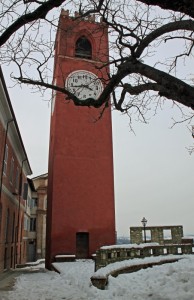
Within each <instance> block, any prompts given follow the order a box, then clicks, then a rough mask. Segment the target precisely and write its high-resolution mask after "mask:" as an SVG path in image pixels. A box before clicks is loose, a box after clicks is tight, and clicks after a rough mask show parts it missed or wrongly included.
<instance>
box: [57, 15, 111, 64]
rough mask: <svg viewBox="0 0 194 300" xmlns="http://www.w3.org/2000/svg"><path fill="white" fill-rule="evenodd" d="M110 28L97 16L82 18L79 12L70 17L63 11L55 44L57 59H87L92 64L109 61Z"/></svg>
mask: <svg viewBox="0 0 194 300" xmlns="http://www.w3.org/2000/svg"><path fill="white" fill-rule="evenodd" d="M108 55H109V53H108V28H107V25H106V24H105V23H103V22H102V21H100V22H96V19H95V15H91V16H88V17H85V18H81V17H80V16H79V13H78V12H75V14H74V16H73V17H72V16H70V15H69V11H68V10H62V11H61V15H60V19H59V25H58V32H57V36H56V42H55V57H56V56H60V57H69V58H75V59H78V60H80V59H86V60H89V61H90V62H102V63H106V62H107V61H108Z"/></svg>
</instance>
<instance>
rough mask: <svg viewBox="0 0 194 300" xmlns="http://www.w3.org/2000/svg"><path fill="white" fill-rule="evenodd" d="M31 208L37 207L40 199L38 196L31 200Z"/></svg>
mask: <svg viewBox="0 0 194 300" xmlns="http://www.w3.org/2000/svg"><path fill="white" fill-rule="evenodd" d="M30 203H31V204H30V208H34V207H37V203H38V199H37V198H32V199H31V202H30Z"/></svg>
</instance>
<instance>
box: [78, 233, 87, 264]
mask: <svg viewBox="0 0 194 300" xmlns="http://www.w3.org/2000/svg"><path fill="white" fill-rule="evenodd" d="M88 253H89V233H88V232H77V233H76V258H78V259H81V258H88Z"/></svg>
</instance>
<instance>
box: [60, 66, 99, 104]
mask: <svg viewBox="0 0 194 300" xmlns="http://www.w3.org/2000/svg"><path fill="white" fill-rule="evenodd" d="M65 88H66V89H67V90H68V91H69V92H71V93H72V94H74V95H75V96H76V97H77V98H78V99H80V100H86V99H88V98H93V99H97V98H98V97H99V96H100V94H101V93H102V90H103V85H102V82H101V80H100V79H99V78H98V77H97V76H96V75H95V74H93V73H91V72H89V71H85V70H79V71H75V72H72V73H70V74H69V75H68V77H67V79H66V82H65Z"/></svg>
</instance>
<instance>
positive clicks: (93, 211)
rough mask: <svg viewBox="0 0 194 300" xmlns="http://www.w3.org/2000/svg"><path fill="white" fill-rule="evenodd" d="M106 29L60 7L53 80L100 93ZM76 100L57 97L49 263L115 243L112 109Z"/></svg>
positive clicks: (82, 94)
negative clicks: (75, 102) (78, 102)
mask: <svg viewBox="0 0 194 300" xmlns="http://www.w3.org/2000/svg"><path fill="white" fill-rule="evenodd" d="M107 62H108V32H107V28H106V27H105V25H104V24H103V23H98V22H95V20H94V18H93V17H89V18H87V19H81V20H80V19H77V20H75V18H73V17H70V16H69V14H68V12H67V11H62V13H61V16H60V20H59V29H58V32H57V36H56V46H55V64H54V79H53V80H54V83H55V84H57V85H58V86H64V85H65V87H66V88H67V89H68V90H69V91H70V92H72V93H74V94H75V95H76V96H77V97H78V98H79V99H80V100H83V101H84V100H85V99H87V98H89V97H91V98H94V99H96V98H97V97H98V96H99V95H100V93H101V92H102V89H103V85H104V84H105V81H104V80H107V78H108V76H107V73H108V69H107V67H103V66H105V65H106V63H107ZM100 111H101V109H94V108H88V107H80V106H75V105H74V104H73V103H71V102H70V101H67V100H65V97H64V94H62V93H59V92H57V93H56V94H55V96H54V97H53V103H52V115H51V130H50V149H49V172H48V206H47V242H46V243H47V245H46V267H47V268H49V269H50V268H51V263H52V262H53V261H54V260H55V256H56V255H69V254H73V255H75V256H76V257H77V258H90V257H91V255H92V254H93V253H95V252H96V250H97V249H98V248H99V247H101V246H103V245H110V244H115V210H114V183H113V153H112V127H111V109H110V107H109V108H107V109H105V112H104V113H103V116H102V118H100V119H99V120H98V121H96V120H97V119H98V118H99V115H100Z"/></svg>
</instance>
